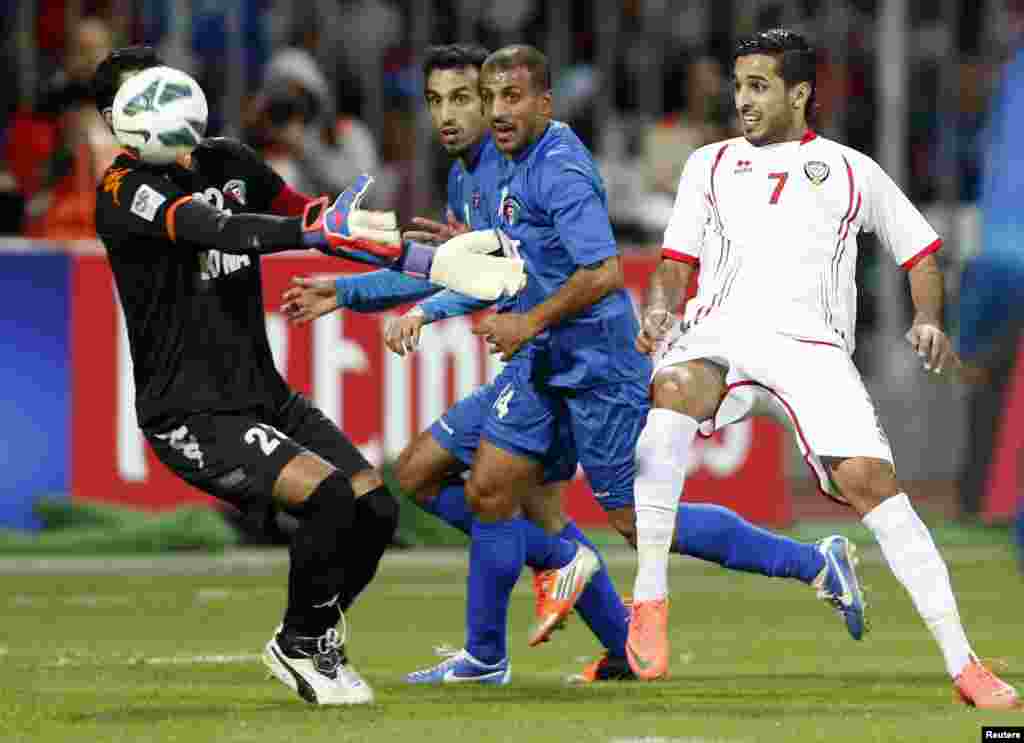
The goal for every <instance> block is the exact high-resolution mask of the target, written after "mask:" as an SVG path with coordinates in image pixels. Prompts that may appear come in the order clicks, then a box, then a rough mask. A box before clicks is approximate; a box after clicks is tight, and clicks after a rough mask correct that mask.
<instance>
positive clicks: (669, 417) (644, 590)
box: [633, 408, 698, 601]
mask: <svg viewBox="0 0 1024 743" xmlns="http://www.w3.org/2000/svg"><path fill="white" fill-rule="evenodd" d="M697 425H698V424H697V421H696V420H694V419H693V418H690V417H689V416H686V415H682V414H681V413H677V412H675V411H674V410H666V409H664V408H654V409H652V410H651V412H650V413H648V414H647V424H646V425H645V426H644V430H643V431H642V432H641V434H640V438H639V439H638V440H637V444H636V482H635V485H634V486H633V492H634V494H635V497H636V541H637V572H636V582H635V583H634V586H633V600H634V601H652V600H657V599H663V598H665V597H666V596H667V595H668V554H669V549H670V548H671V546H672V535H673V534H674V532H675V526H676V511H677V510H678V508H679V497H680V495H681V494H682V492H683V482H684V481H685V480H686V467H687V464H688V463H689V461H690V449H691V448H692V446H693V438H694V436H696V435H697Z"/></svg>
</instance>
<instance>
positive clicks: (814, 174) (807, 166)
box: [804, 160, 829, 186]
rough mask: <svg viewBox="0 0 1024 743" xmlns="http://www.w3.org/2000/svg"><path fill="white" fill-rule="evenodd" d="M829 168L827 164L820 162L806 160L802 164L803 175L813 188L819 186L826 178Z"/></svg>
mask: <svg viewBox="0 0 1024 743" xmlns="http://www.w3.org/2000/svg"><path fill="white" fill-rule="evenodd" d="M828 174H829V167H828V163H823V162H822V161H821V160H808V161H807V162H805V163H804V175H806V176H807V179H808V180H809V181H810V182H811V183H813V184H814V185H815V186H820V185H821V184H822V183H824V182H825V179H826V178H828Z"/></svg>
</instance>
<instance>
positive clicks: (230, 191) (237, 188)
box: [221, 178, 245, 206]
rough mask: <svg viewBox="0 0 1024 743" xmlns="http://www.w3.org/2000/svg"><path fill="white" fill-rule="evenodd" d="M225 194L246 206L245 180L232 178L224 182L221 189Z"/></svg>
mask: <svg viewBox="0 0 1024 743" xmlns="http://www.w3.org/2000/svg"><path fill="white" fill-rule="evenodd" d="M221 190H222V191H223V192H224V195H225V196H230V197H231V198H233V199H234V200H235V201H237V202H238V203H239V204H241V205H242V206H245V181H243V180H239V179H238V178H232V179H231V180H230V181H228V182H227V183H225V184H224V188H222V189H221Z"/></svg>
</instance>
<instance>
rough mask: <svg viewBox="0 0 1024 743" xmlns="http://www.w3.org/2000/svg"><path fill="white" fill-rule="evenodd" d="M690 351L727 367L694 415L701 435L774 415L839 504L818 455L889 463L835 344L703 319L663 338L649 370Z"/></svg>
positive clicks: (854, 376)
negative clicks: (701, 415) (718, 394)
mask: <svg viewBox="0 0 1024 743" xmlns="http://www.w3.org/2000/svg"><path fill="white" fill-rule="evenodd" d="M695 359H706V360H708V361H711V362H714V363H716V364H718V365H720V366H722V367H724V368H726V369H727V372H726V384H727V391H726V394H725V396H724V397H723V399H722V401H721V403H719V406H718V409H717V411H716V412H715V415H714V417H713V418H711V419H709V420H706V421H703V422H702V423H701V429H700V434H701V435H702V436H710V435H711V434H712V433H713V432H714V431H715V430H717V429H720V428H722V427H724V426H727V425H729V424H730V423H736V422H737V421H741V420H744V419H745V418H748V417H750V416H752V415H766V416H768V417H771V418H774V419H775V420H777V421H778V422H779V423H781V424H782V425H783V426H785V427H786V428H787V429H789V430H790V431H791V432H792V433H793V436H794V438H795V439H796V442H797V445H798V446H799V447H800V453H801V454H802V455H803V458H804V461H805V462H806V463H807V465H808V466H809V467H810V468H811V470H812V471H813V473H814V476H815V477H816V479H817V481H818V485H819V487H820V489H821V491H822V493H823V494H824V495H826V496H828V497H829V498H832V499H833V500H836V501H839V502H840V503H843V504H844V505H848V504H847V501H846V500H845V499H844V498H843V497H842V495H841V494H840V493H839V491H838V489H837V488H836V487H835V485H834V484H833V483H832V480H831V478H830V477H829V474H828V468H827V467H825V465H824V464H823V463H822V461H821V460H822V458H823V457H842V458H846V457H872V458H875V459H883V460H885V461H887V462H890V463H892V461H893V457H892V450H891V448H890V446H889V439H888V437H887V436H886V435H885V431H884V430H883V429H882V425H881V423H880V422H879V420H878V417H877V415H876V413H875V405H874V403H873V402H872V400H871V396H870V395H869V394H868V391H867V389H866V388H865V387H864V383H863V381H862V380H861V377H860V373H859V372H858V371H857V368H856V367H855V366H854V365H853V361H852V360H851V359H850V357H849V355H848V354H847V353H846V351H845V350H843V349H842V348H840V347H839V346H834V345H831V344H827V343H822V342H820V341H810V340H800V339H796V338H793V337H790V336H786V335H782V334H780V333H776V332H773V331H764V330H757V331H752V330H750V329H736V328H735V327H732V328H730V327H729V326H728V325H725V324H718V325H717V326H716V324H714V323H708V322H707V321H705V322H704V323H702V324H700V325H699V326H697V327H695V328H693V329H691V330H689V331H688V332H686V333H684V334H682V335H678V336H676V337H675V338H672V339H670V340H669V341H668V342H667V343H666V344H665V346H664V347H663V348H662V349H661V350H660V357H659V356H657V355H656V356H655V360H654V372H653V373H654V375H657V373H658V372H659V371H660V370H662V369H664V368H665V367H667V366H672V365H674V364H680V363H682V362H684V361H693V360H695ZM652 378H653V377H652Z"/></svg>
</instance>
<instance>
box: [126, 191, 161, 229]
mask: <svg viewBox="0 0 1024 743" xmlns="http://www.w3.org/2000/svg"><path fill="white" fill-rule="evenodd" d="M165 201H167V197H166V196H164V195H163V194H162V193H160V192H159V191H157V190H156V189H154V188H151V187H150V186H147V185H146V184H145V183H143V184H142V185H141V186H139V187H138V189H137V190H136V191H135V196H133V197H132V214H134V215H136V216H138V217H142V218H143V219H145V220H146V221H147V222H152V221H153V219H154V218H155V217H156V210H157V209H159V208H160V205H161V204H163V203H164V202H165Z"/></svg>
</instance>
